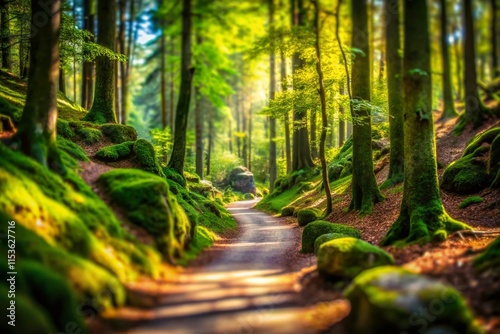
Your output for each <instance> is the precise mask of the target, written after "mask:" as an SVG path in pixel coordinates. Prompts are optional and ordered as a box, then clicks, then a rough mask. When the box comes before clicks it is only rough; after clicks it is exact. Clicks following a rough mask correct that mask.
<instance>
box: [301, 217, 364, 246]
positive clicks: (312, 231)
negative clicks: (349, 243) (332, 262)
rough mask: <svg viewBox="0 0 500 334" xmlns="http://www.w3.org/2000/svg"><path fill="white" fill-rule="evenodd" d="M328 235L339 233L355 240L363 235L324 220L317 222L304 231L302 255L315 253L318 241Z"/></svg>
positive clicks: (353, 229)
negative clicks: (315, 244)
mask: <svg viewBox="0 0 500 334" xmlns="http://www.w3.org/2000/svg"><path fill="white" fill-rule="evenodd" d="M327 233H339V234H344V235H346V236H350V237H353V238H361V233H360V232H359V231H358V230H356V229H355V228H353V227H350V226H346V225H342V224H335V223H330V222H327V221H322V220H319V221H315V222H312V223H310V224H308V225H307V226H306V227H304V230H303V231H302V250H301V251H302V253H312V252H314V242H315V241H316V239H317V238H318V237H319V236H321V235H323V234H327Z"/></svg>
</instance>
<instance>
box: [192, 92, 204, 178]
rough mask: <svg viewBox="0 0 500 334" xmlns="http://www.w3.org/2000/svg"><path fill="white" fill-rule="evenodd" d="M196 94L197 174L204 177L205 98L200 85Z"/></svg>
mask: <svg viewBox="0 0 500 334" xmlns="http://www.w3.org/2000/svg"><path fill="white" fill-rule="evenodd" d="M194 96H195V97H194V100H195V101H194V103H195V107H194V123H195V125H194V128H195V136H196V140H195V141H196V143H195V165H196V174H198V175H199V177H200V178H202V179H203V122H204V117H203V108H204V107H205V103H204V100H205V99H204V98H203V97H202V96H201V93H200V88H199V87H195V88H194Z"/></svg>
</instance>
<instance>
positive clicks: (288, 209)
mask: <svg viewBox="0 0 500 334" xmlns="http://www.w3.org/2000/svg"><path fill="white" fill-rule="evenodd" d="M295 209H296V208H295V207H294V206H292V205H289V206H285V207H284V208H283V209H281V217H291V216H293V212H294V211H295Z"/></svg>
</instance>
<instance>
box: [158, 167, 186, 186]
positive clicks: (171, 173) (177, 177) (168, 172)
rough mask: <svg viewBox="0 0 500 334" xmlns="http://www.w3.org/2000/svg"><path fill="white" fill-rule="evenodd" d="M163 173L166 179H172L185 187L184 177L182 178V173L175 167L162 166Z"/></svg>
mask: <svg viewBox="0 0 500 334" xmlns="http://www.w3.org/2000/svg"><path fill="white" fill-rule="evenodd" d="M163 174H164V175H165V177H166V178H167V179H169V180H172V181H174V182H175V183H177V184H178V185H180V186H181V187H183V188H186V186H187V182H186V179H185V178H184V176H183V175H181V174H179V173H177V171H176V170H175V169H172V168H168V167H167V168H164V169H163Z"/></svg>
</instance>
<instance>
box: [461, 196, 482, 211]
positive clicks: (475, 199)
mask: <svg viewBox="0 0 500 334" xmlns="http://www.w3.org/2000/svg"><path fill="white" fill-rule="evenodd" d="M482 202H483V198H482V197H481V196H470V197H467V198H466V199H464V200H463V201H462V203H460V204H459V205H458V208H459V209H465V208H467V207H469V206H471V205H472V204H478V203H482Z"/></svg>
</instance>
